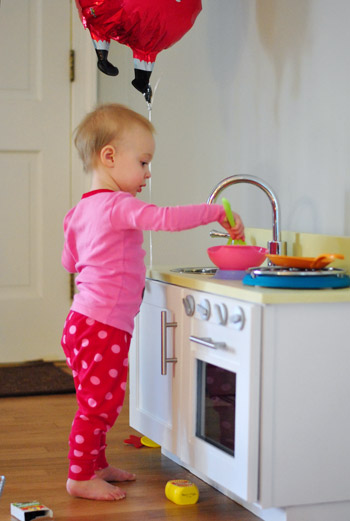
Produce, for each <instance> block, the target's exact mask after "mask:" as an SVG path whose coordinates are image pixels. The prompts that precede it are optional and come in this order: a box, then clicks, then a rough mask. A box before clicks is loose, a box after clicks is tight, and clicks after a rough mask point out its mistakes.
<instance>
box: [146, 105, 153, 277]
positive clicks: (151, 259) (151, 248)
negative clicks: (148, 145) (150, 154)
mask: <svg viewBox="0 0 350 521" xmlns="http://www.w3.org/2000/svg"><path fill="white" fill-rule="evenodd" d="M147 109H148V120H149V122H150V123H151V122H152V103H147ZM149 171H150V173H151V177H150V178H149V184H148V190H149V192H148V193H149V203H150V204H151V203H152V162H151V163H150V164H149ZM149 264H150V266H149V267H150V269H152V266H153V242H152V230H150V232H149Z"/></svg>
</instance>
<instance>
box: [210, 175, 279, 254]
mask: <svg viewBox="0 0 350 521" xmlns="http://www.w3.org/2000/svg"><path fill="white" fill-rule="evenodd" d="M237 183H248V184H252V185H254V186H256V187H258V188H260V189H261V190H263V192H265V194H266V195H267V197H268V198H269V200H270V203H271V206H272V216H273V220H272V241H269V243H268V248H269V252H270V253H273V254H277V255H281V254H283V253H284V252H285V249H286V244H285V243H284V242H282V241H281V231H280V211H279V204H278V199H277V197H276V195H275V194H274V192H273V190H272V189H271V188H270V186H269V185H268V184H267V183H265V182H264V181H262V180H261V179H259V178H258V177H254V176H247V175H233V176H230V177H226V178H225V179H223V180H222V181H220V183H218V184H217V185H216V186H215V188H214V189H213V191H212V193H211V194H210V196H209V197H208V200H207V204H212V203H215V201H216V199H217V197H218V195H219V194H220V193H221V192H222V191H223V190H224V189H225V188H227V187H228V186H231V185H234V184H237Z"/></svg>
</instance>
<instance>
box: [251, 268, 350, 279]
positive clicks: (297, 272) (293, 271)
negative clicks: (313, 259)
mask: <svg viewBox="0 0 350 521" xmlns="http://www.w3.org/2000/svg"><path fill="white" fill-rule="evenodd" d="M247 271H248V273H249V274H250V276H251V277H252V278H256V277H260V276H266V277H269V276H273V277H276V276H283V277H321V276H322V277H323V276H325V277H329V276H332V277H338V278H342V277H344V276H346V272H345V270H343V269H341V268H323V269H320V270H310V269H300V268H287V267H282V266H263V267H259V268H249V269H248V270H247Z"/></svg>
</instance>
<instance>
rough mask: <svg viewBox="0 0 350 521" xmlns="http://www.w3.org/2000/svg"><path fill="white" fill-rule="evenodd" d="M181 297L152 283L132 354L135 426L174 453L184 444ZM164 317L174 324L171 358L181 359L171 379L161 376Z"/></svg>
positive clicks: (170, 370)
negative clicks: (181, 432)
mask: <svg viewBox="0 0 350 521" xmlns="http://www.w3.org/2000/svg"><path fill="white" fill-rule="evenodd" d="M181 295H182V289H181V288H178V287H177V286H172V285H170V284H163V283H160V282H154V281H149V280H147V281H146V286H145V293H144V298H143V303H142V307H141V312H140V314H139V315H138V316H137V317H136V323H135V331H134V335H133V340H132V344H131V349H130V424H131V426H132V427H133V428H135V429H136V430H138V431H139V432H141V433H143V434H145V435H146V436H148V437H149V438H151V439H152V440H153V441H155V442H156V443H158V444H159V445H161V446H162V448H164V449H166V450H168V451H170V452H171V453H173V454H177V453H178V451H179V445H180V441H179V437H178V423H179V415H180V408H179V407H180V400H179V397H180V389H181V383H180V378H181V368H180V366H181V353H180V348H181V346H180V342H179V340H178V339H179V338H180V335H181V327H182V325H181V320H179V317H180V314H181V312H182V309H181V307H182V301H181ZM162 312H163V313H164V312H165V318H166V321H167V323H168V324H174V325H172V326H169V327H166V331H165V337H166V338H165V341H166V347H167V353H166V355H167V358H174V359H177V362H174V363H168V364H167V369H166V371H167V374H166V375H162V374H161V356H162V353H161V347H162V334H161V321H162ZM175 324H177V325H176V326H175Z"/></svg>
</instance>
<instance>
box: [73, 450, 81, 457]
mask: <svg viewBox="0 0 350 521" xmlns="http://www.w3.org/2000/svg"><path fill="white" fill-rule="evenodd" d="M73 453H74V456H76V457H77V458H81V457H82V455H83V454H84V453H83V452H81V451H80V450H74V451H73Z"/></svg>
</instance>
